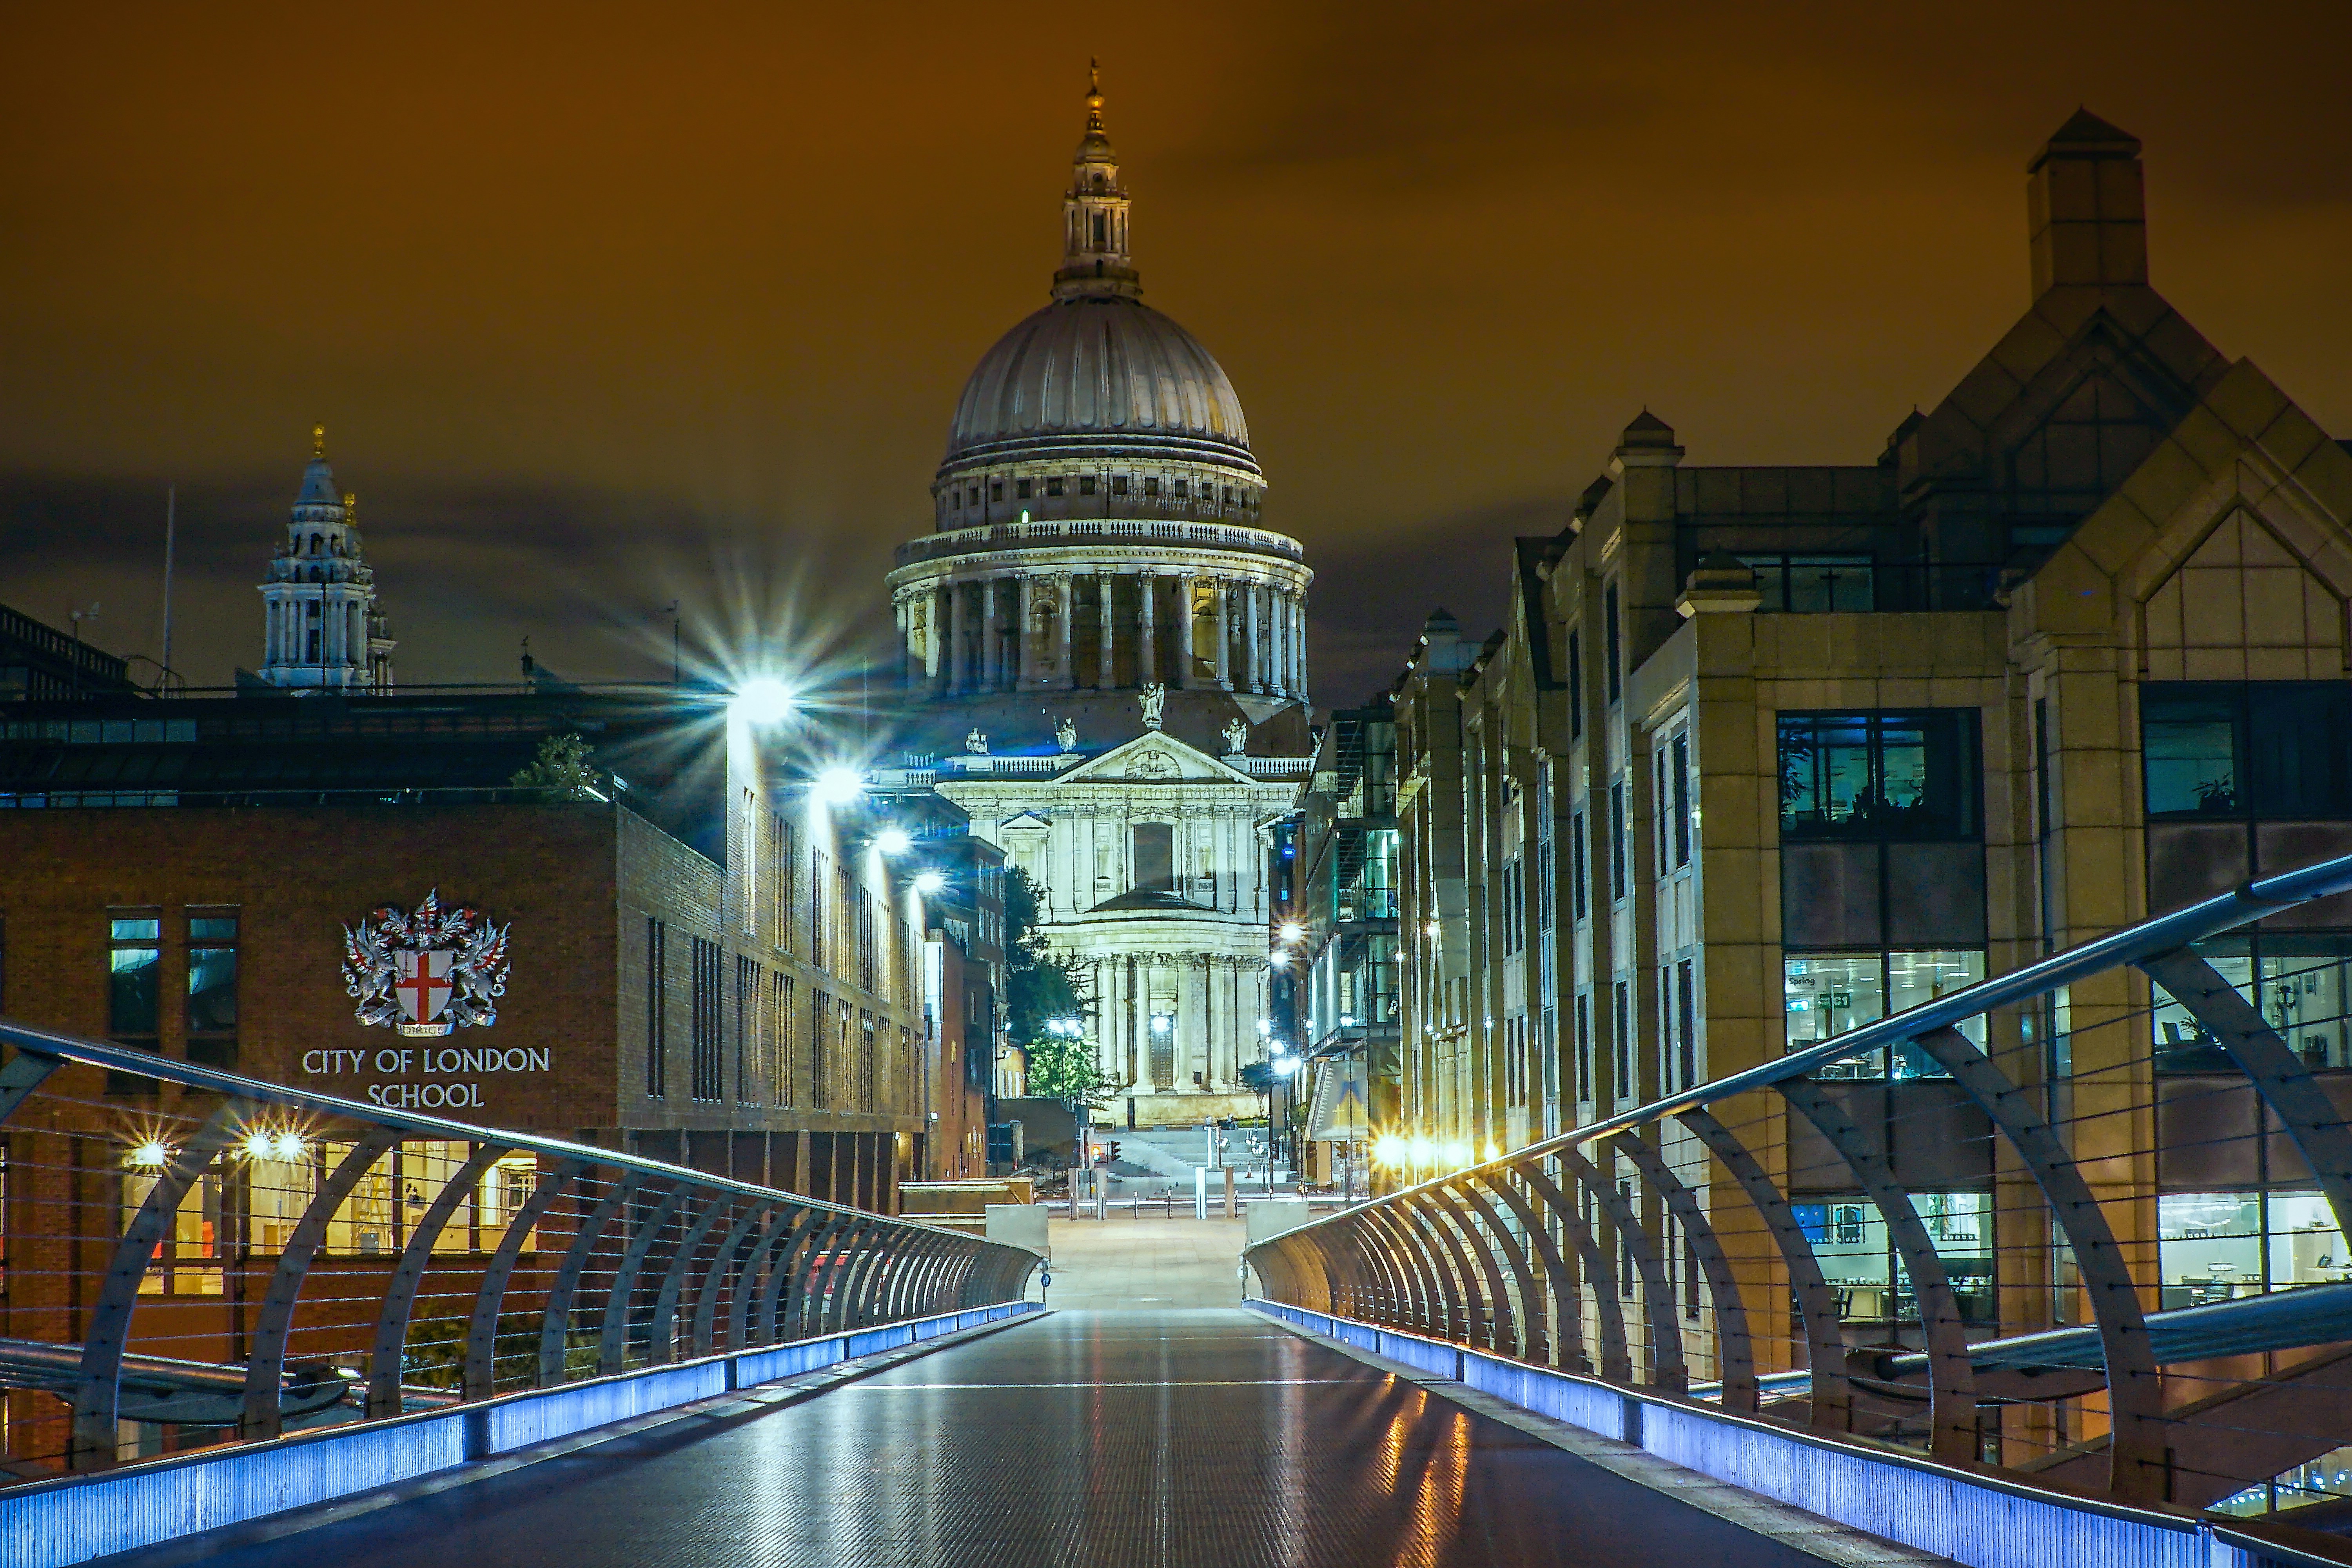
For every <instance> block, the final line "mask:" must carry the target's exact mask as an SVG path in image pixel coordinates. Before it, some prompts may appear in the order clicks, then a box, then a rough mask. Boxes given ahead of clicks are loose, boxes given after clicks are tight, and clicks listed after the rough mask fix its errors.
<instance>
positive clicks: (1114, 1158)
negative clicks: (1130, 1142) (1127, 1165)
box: [1104, 1139, 1118, 1165]
mask: <svg viewBox="0 0 2352 1568" xmlns="http://www.w3.org/2000/svg"><path fill="white" fill-rule="evenodd" d="M1104 1148H1105V1149H1106V1150H1107V1151H1108V1160H1109V1163H1111V1164H1114V1165H1116V1164H1118V1140H1116V1139H1114V1140H1112V1141H1111V1142H1108V1143H1107V1144H1105V1145H1104Z"/></svg>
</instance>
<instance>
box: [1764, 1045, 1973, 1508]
mask: <svg viewBox="0 0 2352 1568" xmlns="http://www.w3.org/2000/svg"><path fill="white" fill-rule="evenodd" d="M1839 1038H1840V1039H1845V1038H1849V1037H1848V1036H1843V1035H1841V1036H1839ZM1775 1087H1777V1088H1778V1089H1780V1093H1781V1095H1782V1097H1783V1098H1785V1099H1786V1100H1788V1102H1789V1103H1790V1105H1791V1106H1793V1107H1795V1108H1796V1110H1798V1112H1799V1113H1800V1114H1801V1115H1802V1116H1803V1117H1804V1118H1805V1120H1806V1121H1810V1122H1811V1123H1812V1124H1813V1128H1814V1130H1815V1131H1818V1132H1820V1133H1821V1135H1822V1139H1823V1140H1824V1141H1826V1142H1828V1144H1829V1145H1830V1147H1831V1148H1832V1149H1834V1150H1836V1151H1837V1154H1838V1157H1839V1158H1840V1159H1842V1160H1843V1161H1844V1162H1845V1166H1846V1169H1847V1170H1849V1171H1851V1172H1853V1179H1854V1181H1855V1182H1856V1183H1857V1184H1859V1185H1860V1186H1861V1188H1862V1190H1863V1191H1864V1193H1865V1194H1868V1196H1869V1198H1870V1201H1871V1202H1872V1203H1873V1204H1874V1205H1877V1208H1878V1217H1879V1219H1880V1220H1881V1221H1883V1222H1884V1223H1885V1226H1886V1234H1887V1237H1888V1239H1889V1240H1891V1241H1893V1242H1894V1243H1895V1251H1896V1252H1897V1253H1899V1254H1900V1255H1901V1256H1902V1258H1903V1268H1904V1271H1905V1272H1906V1273H1907V1274H1909V1275H1910V1276H1911V1293H1912V1295H1913V1296H1914V1297H1915V1298H1916V1300H1917V1301H1918V1303H1919V1326H1920V1330H1921V1332H1922V1334H1923V1335H1924V1336H1925V1338H1926V1339H1927V1419H1928V1424H1929V1425H1928V1435H1927V1451H1928V1453H1929V1454H1931V1455H1933V1456H1934V1457H1935V1458H1937V1459H1940V1460H1942V1461H1943V1462H1944V1463H1945V1464H1948V1465H1973V1464H1975V1463H1976V1462H1977V1444H1978V1439H1977V1378H1976V1369H1975V1367H1974V1366H1973V1365H1972V1364H1971V1363H1970V1362H1969V1340H1968V1334H1967V1331H1966V1330H1965V1329H1964V1328H1963V1327H1962V1325H1961V1322H1960V1308H1959V1303H1958V1301H1957V1300H1954V1299H1953V1296H1952V1282H1951V1280H1950V1279H1948V1278H1946V1276H1945V1274H1944V1260H1943V1258H1940V1257H1939V1256H1937V1252H1936V1244H1935V1242H1934V1241H1932V1240H1931V1239H1929V1237H1928V1236H1927V1226H1924V1225H1922V1224H1920V1223H1919V1211H1918V1210H1917V1209H1916V1208H1914V1207H1912V1205H1911V1194H1909V1193H1906V1192H1905V1191H1904V1190H1903V1186H1902V1184H1900V1183H1898V1182H1897V1181H1895V1172H1894V1169H1893V1168H1892V1167H1891V1166H1889V1165H1888V1164H1887V1163H1886V1157H1885V1155H1883V1154H1880V1153H1877V1152H1874V1150H1873V1149H1872V1148H1871V1147H1870V1145H1869V1143H1868V1142H1866V1141H1864V1138H1863V1136H1862V1131H1861V1130H1860V1129H1859V1128H1857V1127H1855V1126H1854V1124H1853V1120H1852V1119H1851V1118H1849V1117H1848V1116H1847V1115H1846V1113H1845V1110H1844V1108H1843V1107H1842V1106H1840V1105H1839V1104H1838V1102H1837V1101H1836V1100H1832V1099H1831V1098H1830V1095H1829V1091H1828V1090H1826V1089H1823V1088H1822V1086H1821V1085H1820V1084H1818V1083H1816V1082H1814V1081H1813V1080H1812V1079H1804V1078H1801V1079H1789V1080H1787V1081H1785V1082H1782V1083H1780V1084H1778V1085H1776V1086H1775Z"/></svg>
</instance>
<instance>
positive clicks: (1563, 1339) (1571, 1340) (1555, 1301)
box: [1473, 1166, 1584, 1366]
mask: <svg viewBox="0 0 2352 1568" xmlns="http://www.w3.org/2000/svg"><path fill="white" fill-rule="evenodd" d="M1473 1174H1475V1177H1476V1179H1477V1180H1478V1181H1480V1182H1482V1183H1484V1184H1486V1186H1487V1187H1488V1188H1489V1189H1490V1190H1492V1191H1493V1192H1494V1194H1496V1196H1497V1197H1499V1198H1501V1199H1502V1200H1503V1202H1504V1203H1506V1204H1507V1205H1510V1210H1511V1213H1513V1214H1514V1215H1517V1216H1518V1221H1519V1228H1520V1229H1521V1230H1522V1231H1524V1232H1526V1233H1527V1237H1528V1240H1529V1241H1531V1242H1533V1243H1534V1244H1535V1249H1536V1256H1537V1258H1538V1259H1540V1260H1541V1262H1542V1264H1543V1269H1544V1278H1545V1279H1547V1280H1548V1281H1549V1284H1550V1286H1551V1342H1550V1351H1551V1357H1550V1360H1551V1363H1552V1364H1553V1365H1555V1366H1567V1365H1569V1364H1570V1363H1569V1361H1568V1360H1567V1359H1566V1358H1567V1356H1568V1354H1569V1353H1570V1352H1573V1353H1574V1356H1575V1360H1576V1363H1577V1364H1578V1365H1582V1364H1583V1363H1584V1304H1583V1301H1582V1300H1581V1298H1580V1297H1579V1296H1578V1294H1577V1289H1576V1277H1575V1275H1574V1273H1573V1272H1571V1271H1570V1268H1569V1267H1568V1260H1567V1259H1566V1258H1562V1257H1561V1256H1560V1255H1559V1247H1556V1246H1554V1245H1553V1244H1552V1239H1551V1227H1550V1226H1548V1225H1546V1224H1545V1223H1544V1221H1543V1217H1542V1216H1541V1215H1538V1214H1537V1213H1536V1209H1535V1205H1533V1204H1531V1203H1529V1202H1528V1196H1527V1194H1525V1193H1522V1192H1520V1191H1519V1189H1518V1186H1517V1184H1516V1183H1513V1182H1510V1181H1507V1180H1504V1179H1502V1178H1503V1177H1504V1176H1508V1175H1516V1174H1517V1171H1516V1170H1515V1169H1514V1168H1512V1167H1509V1166H1506V1167H1504V1169H1503V1171H1502V1173H1499V1174H1498V1173H1495V1172H1494V1171H1493V1168H1492V1167H1486V1168H1483V1169H1481V1170H1479V1171H1477V1172H1475V1173H1473Z"/></svg>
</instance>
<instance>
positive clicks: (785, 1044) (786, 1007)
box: [768, 971, 793, 1105]
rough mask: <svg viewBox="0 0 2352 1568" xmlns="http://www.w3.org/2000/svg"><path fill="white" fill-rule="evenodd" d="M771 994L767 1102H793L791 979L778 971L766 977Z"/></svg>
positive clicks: (789, 1103)
mask: <svg viewBox="0 0 2352 1568" xmlns="http://www.w3.org/2000/svg"><path fill="white" fill-rule="evenodd" d="M768 984H769V987H770V989H771V991H772V996H771V997H770V1000H769V1009H770V1012H771V1013H772V1018H771V1020H770V1021H771V1024H772V1029H771V1031H770V1033H769V1036H768V1103H769V1104H771V1105H791V1104H793V977H792V976H791V975H789V974H786V973H782V972H781V971H779V972H778V973H774V974H771V975H770V976H768Z"/></svg>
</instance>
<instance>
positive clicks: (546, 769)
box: [507, 734, 604, 801]
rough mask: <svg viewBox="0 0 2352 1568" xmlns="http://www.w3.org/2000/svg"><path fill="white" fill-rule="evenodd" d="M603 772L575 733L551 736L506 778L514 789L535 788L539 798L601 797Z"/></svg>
mask: <svg viewBox="0 0 2352 1568" xmlns="http://www.w3.org/2000/svg"><path fill="white" fill-rule="evenodd" d="M507 783H508V784H511V785H513V786H514V787H515V788H516V789H529V790H537V791H538V792H539V795H540V798H541V799H542V800H550V801H557V800H602V799H604V788H603V785H604V774H603V773H600V772H599V771H598V770H597V767H596V764H595V763H594V762H593V760H591V758H590V757H589V754H588V742H586V741H584V740H583V739H582V738H581V737H580V736H579V735H577V734H570V735H550V736H548V737H547V739H545V740H543V741H541V742H540V743H539V750H538V752H535V753H534V754H533V755H532V757H531V759H530V762H529V763H527V764H525V765H524V766H522V767H520V768H517V769H516V770H515V774H514V777H512V778H510V779H509V780H508V781H507Z"/></svg>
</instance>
